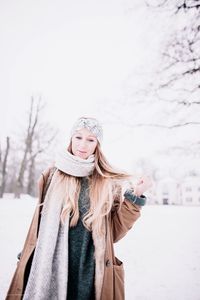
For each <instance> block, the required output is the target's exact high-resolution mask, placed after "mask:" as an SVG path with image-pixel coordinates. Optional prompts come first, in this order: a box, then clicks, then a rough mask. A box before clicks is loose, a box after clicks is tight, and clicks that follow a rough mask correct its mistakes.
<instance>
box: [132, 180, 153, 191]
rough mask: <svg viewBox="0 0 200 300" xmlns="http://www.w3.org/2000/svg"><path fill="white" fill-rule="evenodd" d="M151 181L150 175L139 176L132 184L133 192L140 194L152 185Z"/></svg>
mask: <svg viewBox="0 0 200 300" xmlns="http://www.w3.org/2000/svg"><path fill="white" fill-rule="evenodd" d="M152 185H153V181H152V178H151V177H150V176H145V175H144V176H141V177H140V178H139V180H138V182H137V183H136V184H135V185H134V187H133V189H134V194H135V195H136V196H141V195H142V194H143V193H144V192H145V191H146V190H148V189H149V188H150V187H152Z"/></svg>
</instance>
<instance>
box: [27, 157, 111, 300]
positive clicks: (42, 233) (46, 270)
mask: <svg viewBox="0 0 200 300" xmlns="http://www.w3.org/2000/svg"><path fill="white" fill-rule="evenodd" d="M57 162H58V161H57ZM66 162H67V160H64V161H63V164H61V161H60V164H59V163H57V164H56V165H57V168H55V170H56V171H55V173H54V174H53V177H52V180H51V184H50V186H49V188H48V190H47V192H46V195H45V201H44V205H43V209H42V215H41V221H40V229H39V233H38V239H37V244H36V247H35V252H34V256H33V260H32V265H31V270H30V273H29V278H28V282H27V285H26V289H25V292H24V296H23V298H22V299H23V300H30V299H31V300H46V299H48V300H66V299H67V284H68V230H69V214H67V215H66V218H65V223H64V224H62V223H61V222H60V214H61V211H62V208H63V199H62V197H58V193H57V186H56V180H55V178H56V177H57V176H58V166H59V167H60V168H59V169H61V170H62V171H64V170H65V171H66V168H67V163H66ZM65 163H66V164H65ZM80 165H82V164H80ZM72 166H73V163H72ZM89 169H90V171H91V170H92V168H91V164H90V168H87V172H86V169H85V168H84V167H83V168H82V167H81V168H80V169H78V168H75V170H76V171H77V172H78V170H79V172H78V174H79V176H80V174H82V175H83V170H84V172H85V173H87V174H88V170H89ZM67 170H69V171H70V169H69V168H67ZM81 170H82V171H81ZM72 171H73V172H72ZM68 174H74V169H73V170H72V169H71V171H70V173H68ZM103 228H104V231H105V221H104V223H103ZM92 237H93V241H94V245H95V253H94V255H95V261H96V268H95V293H96V295H95V299H96V300H99V299H100V296H101V288H102V284H103V274H104V255H105V246H106V244H105V236H101V237H99V236H98V235H97V233H95V232H94V231H92Z"/></svg>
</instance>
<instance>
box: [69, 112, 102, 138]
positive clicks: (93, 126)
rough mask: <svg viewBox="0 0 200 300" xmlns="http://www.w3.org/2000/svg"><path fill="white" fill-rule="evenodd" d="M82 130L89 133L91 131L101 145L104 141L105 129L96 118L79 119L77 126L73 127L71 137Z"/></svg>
mask: <svg viewBox="0 0 200 300" xmlns="http://www.w3.org/2000/svg"><path fill="white" fill-rule="evenodd" d="M82 128H87V129H88V130H89V131H91V132H92V133H93V134H94V135H95V136H96V138H97V140H98V141H99V143H100V144H101V142H102V139H103V129H102V126H101V124H100V122H99V121H98V120H97V119H95V118H87V117H81V118H79V119H78V120H77V121H76V122H75V124H74V125H73V127H72V129H71V137H72V136H73V135H74V133H75V132H76V131H77V130H79V129H82Z"/></svg>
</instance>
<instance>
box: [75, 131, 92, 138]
mask: <svg viewBox="0 0 200 300" xmlns="http://www.w3.org/2000/svg"><path fill="white" fill-rule="evenodd" d="M76 135H82V133H79V132H77V133H76ZM87 137H92V138H95V139H96V136H95V135H88V136H87Z"/></svg>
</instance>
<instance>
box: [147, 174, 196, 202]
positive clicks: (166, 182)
mask: <svg viewBox="0 0 200 300" xmlns="http://www.w3.org/2000/svg"><path fill="white" fill-rule="evenodd" d="M152 195H153V196H152V197H151V199H150V202H149V204H164V205H168V204H169V205H200V177H190V176H188V177H185V178H184V179H182V180H181V181H178V180H176V179H174V178H171V177H167V178H164V179H161V180H159V181H158V182H156V184H155V190H154V193H152Z"/></svg>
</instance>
